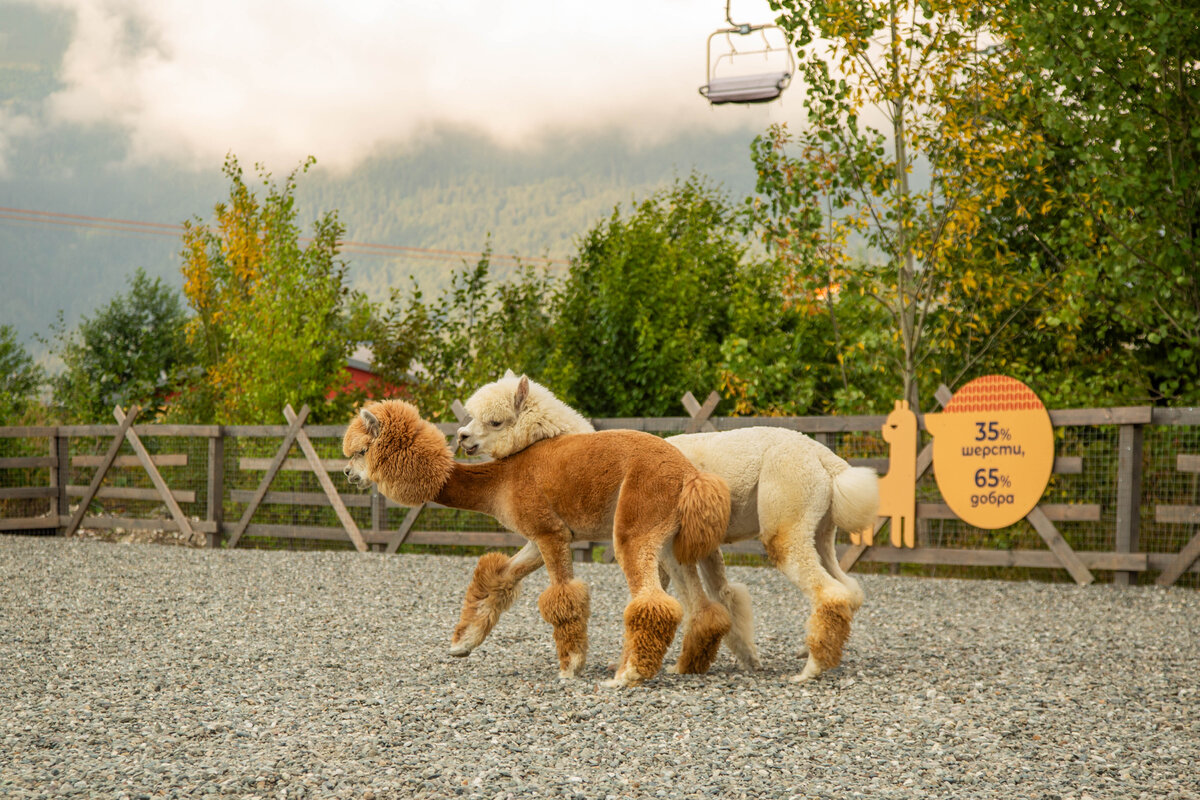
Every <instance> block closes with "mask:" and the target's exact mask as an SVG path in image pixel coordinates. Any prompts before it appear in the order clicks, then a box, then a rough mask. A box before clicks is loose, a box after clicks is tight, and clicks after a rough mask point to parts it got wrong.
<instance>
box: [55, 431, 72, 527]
mask: <svg viewBox="0 0 1200 800" xmlns="http://www.w3.org/2000/svg"><path fill="white" fill-rule="evenodd" d="M50 457H51V458H53V459H54V466H53V467H51V468H50V488H52V489H57V490H58V492H57V494H55V495H54V497H52V498H50V513H51V514H53V515H54V516H55V517H57V518H58V524H57V525H56V526H55V532H56V533H58V535H59V536H62V535H64V534H65V533H66V532H67V529H66V527H65V525H64V523H65V520H66V518H67V516H68V515H69V514H70V513H71V501H70V499H69V498H68V497H67V484H69V483H70V482H71V439H70V437H68V436H63V435H62V433H61V429H60V428H55V429H54V436H52V437H50Z"/></svg>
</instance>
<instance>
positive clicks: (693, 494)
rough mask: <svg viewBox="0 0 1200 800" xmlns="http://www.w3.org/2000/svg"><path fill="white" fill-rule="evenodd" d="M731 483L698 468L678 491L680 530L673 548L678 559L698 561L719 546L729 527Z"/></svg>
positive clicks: (683, 561)
mask: <svg viewBox="0 0 1200 800" xmlns="http://www.w3.org/2000/svg"><path fill="white" fill-rule="evenodd" d="M729 513H730V500H729V484H727V483H725V479H724V478H722V477H721V476H720V475H714V474H713V473H711V472H697V473H696V474H695V475H692V476H691V477H690V478H688V479H687V480H686V481H685V482H684V484H683V491H682V492H681V493H680V495H679V533H678V534H676V535H675V543H674V545H672V548H673V549H674V552H675V560H677V561H678V562H679V563H681V564H695V563H696V562H697V561H699V560H700V559H701V558H704V557H705V556H706V555H708V554H709V553H711V552H712V551H713V550H716V549H717V548H718V547H720V546H721V542H723V541H724V540H725V529H726V528H728V527H729Z"/></svg>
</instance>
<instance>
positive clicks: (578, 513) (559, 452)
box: [342, 400, 730, 686]
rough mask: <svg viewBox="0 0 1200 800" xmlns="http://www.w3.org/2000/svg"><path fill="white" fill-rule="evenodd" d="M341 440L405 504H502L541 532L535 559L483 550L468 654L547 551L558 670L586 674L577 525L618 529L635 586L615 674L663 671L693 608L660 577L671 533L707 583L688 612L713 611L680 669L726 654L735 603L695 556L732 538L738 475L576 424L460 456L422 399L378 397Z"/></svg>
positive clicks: (504, 515)
mask: <svg viewBox="0 0 1200 800" xmlns="http://www.w3.org/2000/svg"><path fill="white" fill-rule="evenodd" d="M342 449H343V451H344V453H345V454H346V457H347V458H348V459H350V463H349V464H348V465H347V466H346V475H347V477H349V478H350V479H351V481H355V482H364V481H366V482H372V483H374V484H376V485H377V486H378V487H379V491H381V492H382V493H383V494H384V495H386V496H387V497H390V498H391V499H393V500H395V501H396V502H398V503H401V504H403V505H418V504H420V503H423V502H428V501H433V502H437V503H440V504H442V505H445V506H450V507H452V508H461V509H465V510H469V511H480V512H483V513H485V514H490V515H491V516H493V517H495V518H496V519H497V520H499V521H500V522H501V523H502V524H503V525H504V526H505V527H507V528H509V529H510V530H512V531H515V532H517V533H519V534H521V535H522V536H524V537H525V538H526V539H528V540H529V541H530V543H531V544H533V545H536V548H537V550H536V552H537V554H538V555H539V556H540V558H538V559H537V562H538V563H535V564H526V563H525V562H524V561H523V559H522V557H521V554H522V553H526V551H527V550H529V548H528V547H527V548H526V549H525V550H522V551H521V553H518V554H517V556H514V557H513V558H511V559H509V558H507V557H505V556H503V555H501V554H491V555H489V556H487V557H485V558H484V559H482V560H480V562H479V565H478V567H477V568H476V571H475V577H474V580H473V581H472V589H471V591H469V592H468V594H467V597H466V599H465V601H464V603H463V613H462V621H461V622H460V624H459V626H458V627H457V628H455V631H454V636H453V638H452V640H451V641H452V644H453V645H454V647H453V649H452V650H451V652H452V653H453V654H455V655H464V656H465V655H467V654H468V653H470V652H471V650H472V649H473V648H474V647H475V646H477V645H478V644H479V643H480V642H482V641H483V639H484V638H485V637H486V636H487V634H488V632H489V631H490V630H491V628H492V626H493V625H495V623H496V620H497V619H499V616H500V614H502V613H503V612H504V611H505V610H506V609H507V608H508V606H510V605H511V604H512V602H513V600H514V599H515V597H516V590H517V585H518V584H519V582H520V579H521V578H523V577H525V575H527V574H528V573H529V572H531V571H532V570H533V569H536V568H537V567H538V566H540V562H541V561H542V560H544V561H545V563H546V569H547V570H548V571H549V573H550V587H549V588H548V589H547V590H546V591H545V592H544V593H543V594H542V596H541V597H540V598H539V600H538V609H539V610H540V611H541V614H542V618H543V619H545V620H546V621H547V622H548V623H550V624H551V625H552V626H553V627H554V640H555V643H556V645H557V651H558V661H559V670H560V672H559V674H560V675H561V676H562V677H575V676H577V675H578V674H579V672H580V670H581V669H582V667H583V663H584V658H585V656H586V654H587V618H588V612H589V604H588V590H587V586H586V585H585V584H583V582H581V581H578V580H574V577H573V574H572V565H571V550H570V545H571V541H572V539H573V538H579V539H607V538H609V537H611V538H612V540H613V545H614V550H615V552H616V555H617V562H618V563H619V564H620V565H621V569H622V570H623V571H624V573H625V579H626V581H627V582H628V584H629V592H630V595H631V599H630V601H629V604H628V605H627V606H626V607H625V644H624V648H623V650H622V653H621V659H620V662H619V663H618V665H617V671H616V675H615V676H614V677H613V679H612V680H611V681H609V682H608V683H609V685H612V686H629V685H632V684H636V683H639V682H640V681H643V680H646V679H647V678H650V677H653V676H654V675H655V674H656V673H657V672H658V670H659V669H660V668H661V666H662V661H663V657H664V656H665V655H666V651H667V648H668V647H669V646H670V643H671V639H672V638H673V637H674V635H675V629H676V628H677V627H678V626H679V623H680V621H681V620H682V619H683V617H684V608H683V607H682V606H681V605H680V603H679V602H678V601H677V600H675V599H674V598H673V597H671V596H670V595H669V594H667V593H666V592H665V591H663V587H662V582H661V580H660V578H659V554H660V552H661V551H662V548H663V547H664V545H666V543H667V542H668V541H669V540H670V541H672V548H673V552H674V553H675V555H676V557H677V558H678V559H679V561H680V562H682V567H681V570H680V571H681V572H682V573H684V574H683V575H682V576H681V579H682V580H683V581H684V583H685V585H687V586H689V587H691V588H693V589H695V591H687V592H685V593H684V595H685V602H688V608H687V613H688V617H689V618H690V619H704V620H706V621H707V624H705V625H703V626H693V627H694V628H695V629H696V633H695V634H694V635H693V632H692V629H689V632H688V635H687V636H685V639H684V643H683V655H682V656H681V658H680V664H679V665H677V671H689V672H691V671H703V670H702V669H701V668H700V667H701V666H702V667H703V668H704V669H707V667H708V665H709V664H710V663H711V661H712V659H713V657H714V656H715V654H716V651H717V648H718V647H719V646H720V642H721V636H722V635H724V633H725V631H727V630H728V628H729V620H728V614H725V613H724V611H725V609H724V608H722V607H721V606H719V605H716V604H713V603H711V602H710V601H708V600H707V599H706V598H705V596H704V592H703V591H702V590H701V589H699V588H698V587H699V586H700V582H699V581H700V579H699V574H698V572H697V570H696V566H695V562H696V560H697V559H699V558H703V557H704V556H706V555H708V554H709V553H710V552H712V551H713V550H715V549H716V547H717V546H718V545H719V544H720V542H721V538H722V536H723V535H724V533H725V528H726V526H727V525H728V524H729V511H730V501H729V488H728V486H726V484H725V481H724V480H723V479H721V478H719V477H717V476H715V475H712V474H710V473H702V472H700V471H698V470H697V469H696V468H695V467H693V466H692V465H691V463H690V462H689V461H688V460H687V459H686V458H684V457H683V455H682V454H681V453H680V452H679V451H678V450H676V449H675V448H674V447H672V446H671V445H669V444H667V443H666V442H664V441H662V440H661V439H659V438H657V437H655V436H651V435H649V434H646V433H640V432H637V431H606V432H603V433H595V434H586V435H567V436H559V437H555V438H554V439H549V440H546V441H544V442H539V443H538V444H535V445H533V446H532V447H528V448H526V449H525V450H522V451H521V452H520V453H517V454H515V455H513V456H511V457H509V458H503V459H499V460H497V461H489V462H487V463H483V464H460V463H458V462H456V461H455V460H454V457H453V454H452V453H451V450H450V448H449V446H448V445H447V444H446V439H445V437H444V436H443V435H442V434H441V432H439V431H438V429H437V428H436V427H435V426H434V425H433V424H431V423H429V422H427V421H425V420H423V419H421V417H420V415H419V413H418V412H417V409H416V408H414V407H413V406H411V405H409V404H408V403H405V402H403V401H400V400H385V401H383V402H379V403H370V404H368V405H367V406H366V407H365V408H364V409H363V410H362V411H361V412H360V413H359V415H358V416H356V417H355V418H354V419H353V420H352V421H351V423H350V425H349V427H348V428H347V429H346V435H345V437H344V439H343V441H342ZM527 567H530V568H527ZM722 620H723V621H724V624H723V626H722ZM722 627H723V628H724V630H722Z"/></svg>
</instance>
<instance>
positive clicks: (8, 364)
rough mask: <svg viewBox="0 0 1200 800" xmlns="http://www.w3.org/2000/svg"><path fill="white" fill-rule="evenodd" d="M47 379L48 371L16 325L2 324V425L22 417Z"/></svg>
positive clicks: (0, 375)
mask: <svg viewBox="0 0 1200 800" xmlns="http://www.w3.org/2000/svg"><path fill="white" fill-rule="evenodd" d="M45 380H46V375H45V372H44V371H43V370H42V368H41V367H39V366H38V365H37V364H35V363H34V361H33V358H32V357H31V356H30V355H29V352H28V351H27V350H26V349H25V347H24V346H23V345H22V344H21V343H20V342H19V341H18V340H17V332H16V331H15V330H14V329H13V327H12V326H11V325H0V425H13V424H15V423H16V422H17V421H18V420H19V419H20V418H21V417H22V415H24V414H25V412H26V410H27V409H28V408H29V407H30V406H31V405H32V404H33V402H34V401H35V400H36V399H37V393H38V390H39V389H40V388H41V386H42V384H43V383H44V382H45Z"/></svg>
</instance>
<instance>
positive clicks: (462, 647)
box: [450, 642, 475, 658]
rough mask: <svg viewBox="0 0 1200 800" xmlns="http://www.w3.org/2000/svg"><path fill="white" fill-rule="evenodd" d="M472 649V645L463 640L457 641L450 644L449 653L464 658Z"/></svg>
mask: <svg viewBox="0 0 1200 800" xmlns="http://www.w3.org/2000/svg"><path fill="white" fill-rule="evenodd" d="M474 649H475V648H474V647H472V646H471V645H469V644H466V643H465V642H459V643H458V644H453V645H450V655H452V656H454V657H455V658H466V657H467V656H469V655H471V651H472V650H474Z"/></svg>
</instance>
